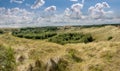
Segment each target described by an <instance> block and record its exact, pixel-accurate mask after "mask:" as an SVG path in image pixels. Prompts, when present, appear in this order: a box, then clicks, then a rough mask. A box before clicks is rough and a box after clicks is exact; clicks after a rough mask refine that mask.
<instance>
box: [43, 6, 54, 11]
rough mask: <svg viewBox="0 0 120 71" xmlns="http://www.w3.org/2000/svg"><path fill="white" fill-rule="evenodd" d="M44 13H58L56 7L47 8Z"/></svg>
mask: <svg viewBox="0 0 120 71" xmlns="http://www.w3.org/2000/svg"><path fill="white" fill-rule="evenodd" d="M44 11H46V12H53V11H56V6H50V7H47V8H46V9H45V10H44Z"/></svg>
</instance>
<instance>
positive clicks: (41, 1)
mask: <svg viewBox="0 0 120 71" xmlns="http://www.w3.org/2000/svg"><path fill="white" fill-rule="evenodd" d="M44 4H45V1H44V0H36V1H35V2H34V4H33V5H32V6H31V9H37V8H40V7H41V6H43V5H44Z"/></svg>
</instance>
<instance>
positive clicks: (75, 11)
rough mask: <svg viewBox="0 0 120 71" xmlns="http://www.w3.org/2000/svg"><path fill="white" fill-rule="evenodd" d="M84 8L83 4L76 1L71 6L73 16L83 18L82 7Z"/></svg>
mask: <svg viewBox="0 0 120 71" xmlns="http://www.w3.org/2000/svg"><path fill="white" fill-rule="evenodd" d="M82 8H83V4H80V3H76V4H73V5H72V6H71V11H72V13H71V16H72V17H75V18H81V15H82V12H81V9H82Z"/></svg>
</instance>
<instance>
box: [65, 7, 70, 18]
mask: <svg viewBox="0 0 120 71" xmlns="http://www.w3.org/2000/svg"><path fill="white" fill-rule="evenodd" d="M64 15H65V16H70V9H69V8H66V9H65V11H64Z"/></svg>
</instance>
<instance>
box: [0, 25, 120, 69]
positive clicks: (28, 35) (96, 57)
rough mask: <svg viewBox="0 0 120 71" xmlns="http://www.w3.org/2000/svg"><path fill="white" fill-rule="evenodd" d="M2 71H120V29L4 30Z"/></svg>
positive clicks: (0, 54) (0, 32) (0, 50)
mask: <svg viewBox="0 0 120 71" xmlns="http://www.w3.org/2000/svg"><path fill="white" fill-rule="evenodd" d="M0 71H120V26H119V25H104V26H88V27H82V26H63V27H42V28H39V27H35V28H3V29H0Z"/></svg>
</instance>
